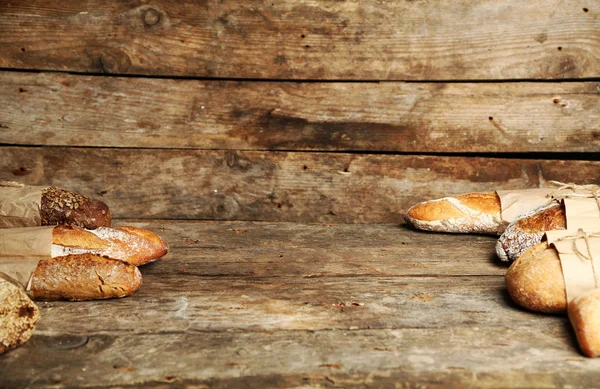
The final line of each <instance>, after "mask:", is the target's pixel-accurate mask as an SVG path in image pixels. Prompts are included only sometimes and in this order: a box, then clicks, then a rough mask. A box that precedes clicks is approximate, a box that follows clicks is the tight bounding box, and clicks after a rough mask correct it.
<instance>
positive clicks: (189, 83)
mask: <svg viewBox="0 0 600 389" xmlns="http://www.w3.org/2000/svg"><path fill="white" fill-rule="evenodd" d="M599 95H600V83H597V82H587V83H567V84H564V83H563V84H561V83H501V84H488V83H485V84H446V83H429V84H410V83H409V84H406V83H291V82H287V83H286V82H284V83H281V82H223V81H195V80H167V79H143V78H118V77H90V76H77V75H66V74H44V73H42V74H31V73H15V72H2V73H0V107H1V108H0V112H1V113H2V114H1V115H0V129H1V130H0V143H6V144H33V145H59V146H62V145H71V146H95V147H97V146H110V147H164V148H169V147H174V148H201V149H245V150H265V149H270V150H373V151H401V152H450V153H451V152H531V151H538V152H542V151H545V152H548V151H549V152H557V151H558V152H582V151H583V152H585V151H587V152H594V151H598V150H599V149H600V129H599V128H598V122H599V120H600V99H599Z"/></svg>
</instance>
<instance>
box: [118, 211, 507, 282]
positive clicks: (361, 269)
mask: <svg viewBox="0 0 600 389" xmlns="http://www.w3.org/2000/svg"><path fill="white" fill-rule="evenodd" d="M117 223H118V224H120V225H135V226H138V227H141V228H146V229H149V230H151V231H156V232H157V233H159V234H160V235H161V237H163V239H165V240H166V241H167V242H169V247H170V254H169V255H168V256H167V257H166V258H165V259H164V261H167V262H168V266H167V265H162V261H160V262H159V263H158V264H157V265H156V267H155V266H154V265H153V266H150V267H147V268H145V271H146V272H149V273H147V274H154V275H156V276H157V277H162V276H163V275H169V276H176V275H177V274H186V275H189V276H194V277H196V276H198V277H200V276H202V277H204V276H227V277H251V278H266V277H281V276H294V277H307V278H314V277H358V276H361V277H362V276H376V277H394V276H406V275H408V276H423V275H426V276H435V275H440V274H442V275H444V276H466V275H469V276H472V275H473V276H477V275H484V276H489V275H495V276H499V275H503V274H504V272H505V271H506V268H507V266H506V265H505V264H502V263H500V262H499V261H498V259H497V258H496V257H495V250H494V246H495V243H496V237H492V236H477V235H448V234H434V233H425V232H419V231H414V230H410V229H408V228H407V227H406V226H404V225H395V224H390V225H382V224H365V225H357V224H336V225H331V224H330V225H327V224H325V225H318V224H298V223H264V222H193V221H152V222H136V221H131V220H118V221H117ZM159 264H161V265H160V266H159ZM155 272H157V273H155Z"/></svg>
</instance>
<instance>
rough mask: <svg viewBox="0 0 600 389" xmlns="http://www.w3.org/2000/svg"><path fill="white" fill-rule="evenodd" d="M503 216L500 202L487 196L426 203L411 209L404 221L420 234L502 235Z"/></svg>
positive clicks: (471, 196) (472, 195)
mask: <svg viewBox="0 0 600 389" xmlns="http://www.w3.org/2000/svg"><path fill="white" fill-rule="evenodd" d="M500 213H501V204H500V198H499V197H498V195H497V194H496V192H486V193H467V194H463V195H460V196H454V197H444V198H441V199H437V200H430V201H425V202H422V203H419V204H416V205H414V206H413V207H411V208H410V209H409V210H408V212H407V213H406V215H405V217H404V218H405V220H406V222H407V223H408V224H409V225H411V226H413V227H415V228H417V229H420V230H427V231H438V232H457V233H468V232H471V233H484V234H494V235H500V234H501V233H502V231H504V228H505V224H504V223H503V222H502V218H501V214H500Z"/></svg>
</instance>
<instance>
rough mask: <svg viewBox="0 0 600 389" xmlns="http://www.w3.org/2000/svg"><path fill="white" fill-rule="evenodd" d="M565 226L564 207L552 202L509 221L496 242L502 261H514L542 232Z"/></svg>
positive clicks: (538, 239) (535, 241)
mask: <svg viewBox="0 0 600 389" xmlns="http://www.w3.org/2000/svg"><path fill="white" fill-rule="evenodd" d="M565 228H567V218H566V215H565V207H564V205H563V204H562V203H558V202H552V203H551V204H549V205H545V206H543V207H541V208H538V209H536V210H534V211H532V212H531V213H528V214H526V215H524V216H522V217H520V218H519V219H517V220H515V221H514V222H512V223H510V224H509V225H508V226H507V227H506V230H504V233H503V234H502V235H501V236H500V238H499V239H498V242H497V243H496V253H497V254H498V257H499V258H500V259H501V260H502V261H511V262H512V261H514V260H516V259H517V258H519V257H520V256H521V254H523V253H524V252H525V251H526V250H527V249H529V248H530V247H532V246H535V245H536V244H538V243H540V242H541V241H542V238H543V236H544V233H545V232H546V231H550V230H564V229H565Z"/></svg>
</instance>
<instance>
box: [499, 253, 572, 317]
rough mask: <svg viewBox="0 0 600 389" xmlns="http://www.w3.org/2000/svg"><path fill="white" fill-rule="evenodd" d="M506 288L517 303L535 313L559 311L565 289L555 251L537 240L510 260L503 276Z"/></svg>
mask: <svg viewBox="0 0 600 389" xmlns="http://www.w3.org/2000/svg"><path fill="white" fill-rule="evenodd" d="M505 281H506V288H507V289H508V293H509V294H510V296H511V297H512V299H513V300H514V301H515V302H516V303H517V304H519V305H520V306H522V307H524V308H527V309H530V310H532V311H536V312H545V313H563V312H565V311H566V310H567V292H566V290H565V280H564V278H563V272H562V267H561V263H560V258H559V257H558V253H557V252H556V250H555V249H554V248H553V247H551V246H549V245H548V242H541V243H539V244H537V245H535V246H533V247H531V248H530V249H528V250H526V251H525V252H524V253H523V254H522V255H521V256H520V257H519V258H518V259H517V260H516V261H515V262H513V263H512V265H511V266H510V268H509V269H508V271H507V272H506V276H505Z"/></svg>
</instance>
